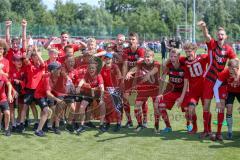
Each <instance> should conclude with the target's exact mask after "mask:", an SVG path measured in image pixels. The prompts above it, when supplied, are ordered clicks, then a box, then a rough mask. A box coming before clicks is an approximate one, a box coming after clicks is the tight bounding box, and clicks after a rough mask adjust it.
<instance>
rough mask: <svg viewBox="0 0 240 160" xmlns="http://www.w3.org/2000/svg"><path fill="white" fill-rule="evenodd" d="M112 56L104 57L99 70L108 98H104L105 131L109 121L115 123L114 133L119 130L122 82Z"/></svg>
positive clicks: (108, 54)
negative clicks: (102, 64)
mask: <svg viewBox="0 0 240 160" xmlns="http://www.w3.org/2000/svg"><path fill="white" fill-rule="evenodd" d="M112 58H113V54H112V53H106V54H105V55H104V62H105V65H104V66H103V68H102V70H101V75H102V77H103V81H104V88H105V92H107V93H108V94H109V96H105V104H106V110H107V112H106V118H105V119H106V129H108V128H109V127H110V122H111V121H117V124H116V126H115V128H114V131H115V132H117V131H119V130H120V129H121V121H122V109H123V103H122V93H121V90H120V87H121V86H120V82H121V81H122V79H121V78H122V74H121V71H120V69H119V68H118V66H117V64H113V61H112Z"/></svg>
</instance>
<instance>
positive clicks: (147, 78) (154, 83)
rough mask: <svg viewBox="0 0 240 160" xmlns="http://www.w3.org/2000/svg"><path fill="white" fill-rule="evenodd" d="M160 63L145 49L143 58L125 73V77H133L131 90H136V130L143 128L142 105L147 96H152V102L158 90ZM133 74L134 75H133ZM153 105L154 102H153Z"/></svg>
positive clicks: (156, 119)
mask: <svg viewBox="0 0 240 160" xmlns="http://www.w3.org/2000/svg"><path fill="white" fill-rule="evenodd" d="M159 73H160V64H159V63H158V62H157V61H154V52H153V51H151V50H150V49H147V50H146V52H145V55H144V60H142V61H139V62H137V65H136V67H134V68H132V69H131V70H130V71H129V72H128V73H127V75H126V79H127V80H129V79H130V78H133V82H132V84H133V85H132V86H133V87H132V88H131V89H130V92H131V91H132V90H135V89H136V91H137V97H136V98H137V99H136V103H135V109H134V112H135V117H136V119H137V122H138V126H137V128H136V131H140V130H142V129H143V128H145V127H144V126H143V120H142V117H143V110H142V105H143V104H144V103H147V100H148V98H149V97H152V100H153V102H154V101H155V98H156V96H157V95H158V91H159V80H158V79H159V77H160V75H159ZM133 75H135V76H134V77H133ZM154 105H155V103H154ZM155 108H156V107H155V106H154V117H155V127H156V128H157V130H158V122H159V115H158V114H157V112H156V110H155Z"/></svg>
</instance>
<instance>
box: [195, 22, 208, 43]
mask: <svg viewBox="0 0 240 160" xmlns="http://www.w3.org/2000/svg"><path fill="white" fill-rule="evenodd" d="M197 25H198V26H199V27H200V28H201V30H202V32H203V36H204V38H205V41H206V42H210V40H211V36H210V34H209V33H208V29H207V25H206V23H205V22H204V21H199V22H198V23H197Z"/></svg>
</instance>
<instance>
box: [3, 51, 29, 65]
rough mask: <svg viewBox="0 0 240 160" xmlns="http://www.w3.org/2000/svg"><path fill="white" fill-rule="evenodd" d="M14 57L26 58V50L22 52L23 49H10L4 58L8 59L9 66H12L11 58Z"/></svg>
mask: <svg viewBox="0 0 240 160" xmlns="http://www.w3.org/2000/svg"><path fill="white" fill-rule="evenodd" d="M14 55H20V56H22V57H25V56H26V50H24V49H23V48H21V49H19V50H17V51H15V50H13V49H12V48H10V49H9V50H8V52H7V54H6V58H7V59H8V61H9V64H10V66H12V65H13V63H12V60H13V56H14Z"/></svg>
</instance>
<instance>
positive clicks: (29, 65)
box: [18, 47, 45, 132]
mask: <svg viewBox="0 0 240 160" xmlns="http://www.w3.org/2000/svg"><path fill="white" fill-rule="evenodd" d="M30 58H31V60H30ZM24 63H25V72H26V73H25V75H26V85H25V89H24V90H25V94H24V106H23V110H22V112H21V118H20V125H19V128H18V129H19V132H23V131H24V125H23V122H24V120H25V117H26V112H27V110H28V107H29V106H31V108H32V110H33V111H34V110H36V108H33V106H32V105H31V104H32V103H33V102H35V98H34V92H35V90H36V87H37V86H38V83H39V82H40V80H41V78H42V75H43V74H44V71H45V65H44V61H43V59H42V57H41V52H39V51H38V50H37V48H36V47H34V50H33V52H28V53H27V57H26V59H25V60H24ZM34 107H35V106H34ZM37 121H38V119H37V117H35V124H34V129H35V128H36V127H37V126H38V123H37Z"/></svg>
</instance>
